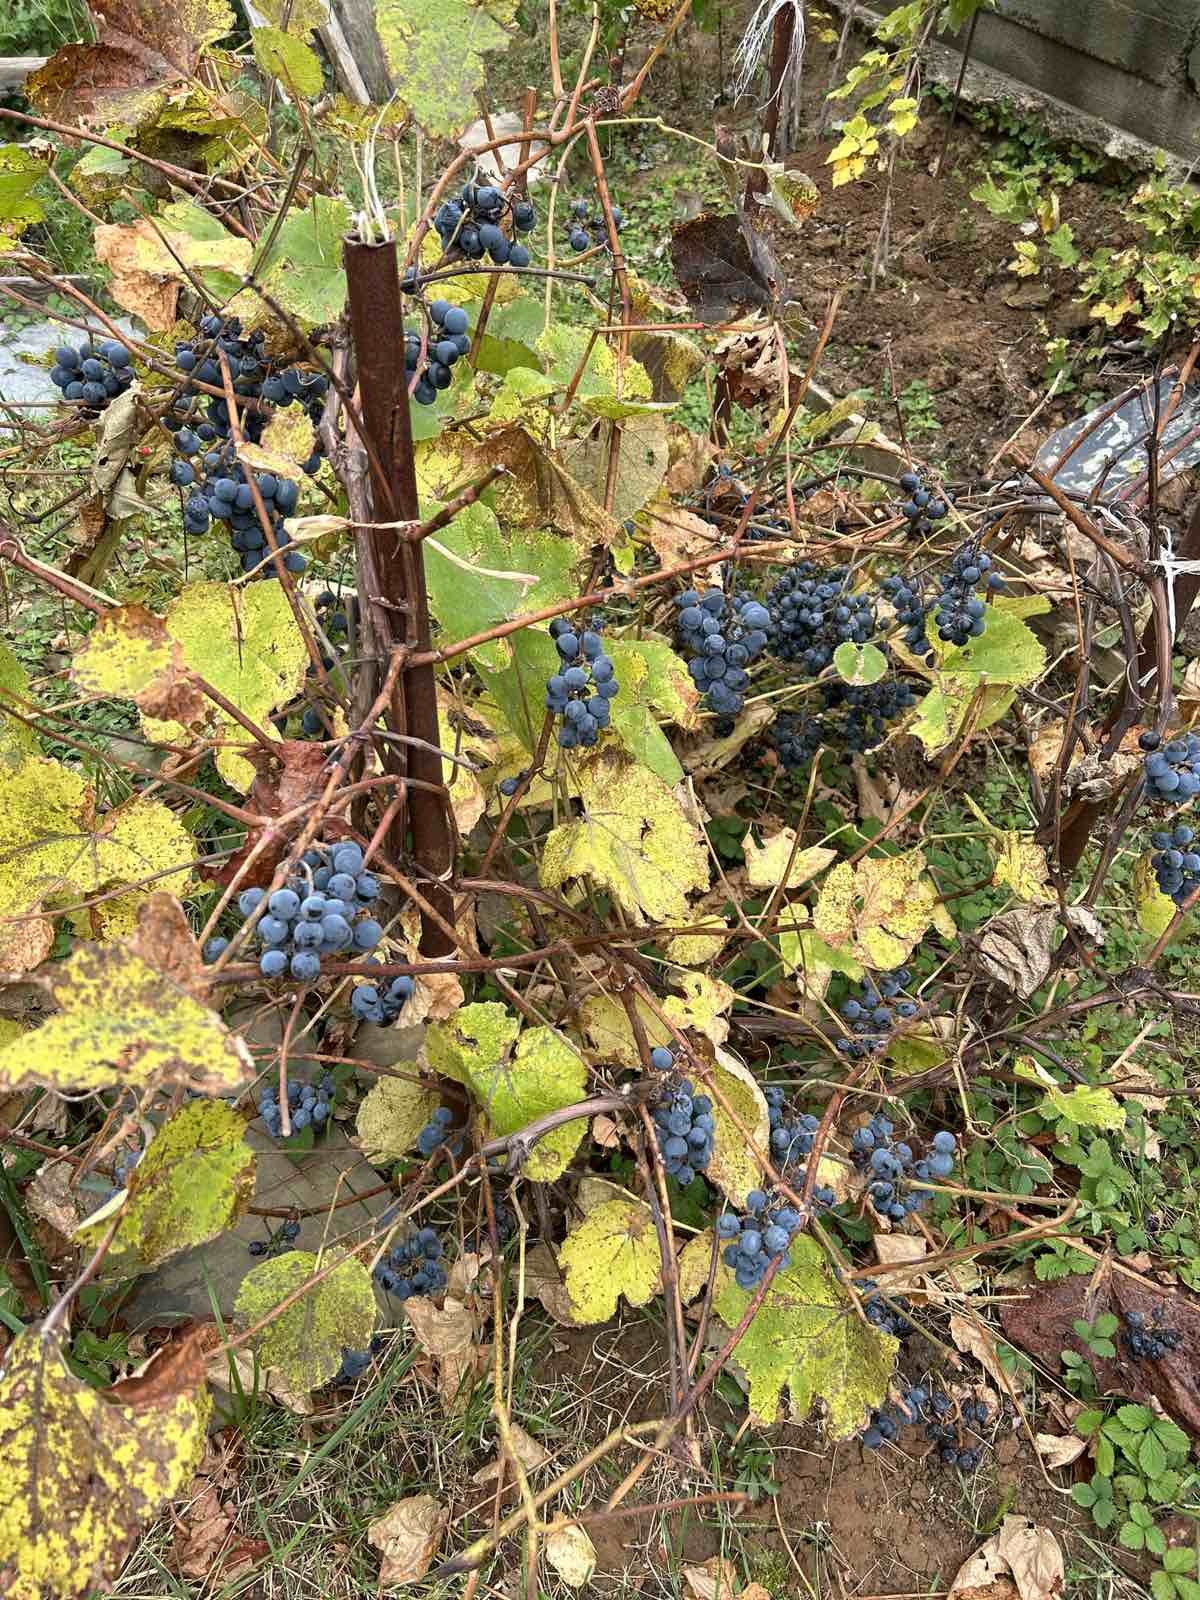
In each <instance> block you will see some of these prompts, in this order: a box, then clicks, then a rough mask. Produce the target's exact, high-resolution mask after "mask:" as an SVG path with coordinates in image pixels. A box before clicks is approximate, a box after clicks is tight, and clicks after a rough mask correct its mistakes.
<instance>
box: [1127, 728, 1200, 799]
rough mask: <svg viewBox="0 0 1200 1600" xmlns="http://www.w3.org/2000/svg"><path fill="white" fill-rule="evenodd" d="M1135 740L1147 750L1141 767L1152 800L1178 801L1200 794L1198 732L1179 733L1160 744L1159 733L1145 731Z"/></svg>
mask: <svg viewBox="0 0 1200 1600" xmlns="http://www.w3.org/2000/svg"><path fill="white" fill-rule="evenodd" d="M1138 744H1139V745H1141V747H1142V749H1143V750H1145V751H1146V752H1147V754H1146V759H1145V761H1144V762H1143V763H1142V771H1143V773H1144V775H1145V778H1146V790H1147V793H1148V794H1149V796H1150V798H1151V799H1152V800H1167V801H1169V802H1170V803H1171V804H1172V805H1178V803H1179V802H1180V801H1181V800H1194V799H1195V797H1196V796H1197V795H1198V794H1200V736H1197V735H1196V734H1194V733H1181V734H1179V735H1178V736H1177V737H1176V738H1174V739H1168V741H1167V742H1166V744H1163V741H1162V737H1161V735H1160V734H1157V733H1151V732H1146V733H1143V734H1141V735H1139V737H1138Z"/></svg>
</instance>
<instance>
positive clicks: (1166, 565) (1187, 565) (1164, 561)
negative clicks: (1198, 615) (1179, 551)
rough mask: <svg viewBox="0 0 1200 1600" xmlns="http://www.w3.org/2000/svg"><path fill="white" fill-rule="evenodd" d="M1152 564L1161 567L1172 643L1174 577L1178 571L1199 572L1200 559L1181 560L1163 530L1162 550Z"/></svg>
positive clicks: (1173, 632) (1171, 541) (1173, 633)
mask: <svg viewBox="0 0 1200 1600" xmlns="http://www.w3.org/2000/svg"><path fill="white" fill-rule="evenodd" d="M1152 564H1153V565H1154V566H1156V567H1161V568H1162V573H1163V577H1164V578H1165V579H1166V587H1167V628H1168V630H1169V632H1170V635H1171V642H1172V644H1173V643H1174V641H1175V579H1176V578H1177V577H1178V576H1179V574H1180V573H1197V572H1200V561H1181V560H1180V559H1179V557H1178V556H1177V555H1176V554H1175V545H1174V541H1173V540H1172V538H1171V535H1170V533H1169V532H1166V531H1164V536H1163V547H1162V551H1161V552H1160V554H1159V557H1158V560H1157V561H1155V562H1153V563H1152Z"/></svg>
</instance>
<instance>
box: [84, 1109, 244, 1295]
mask: <svg viewBox="0 0 1200 1600" xmlns="http://www.w3.org/2000/svg"><path fill="white" fill-rule="evenodd" d="M245 1134H246V1123H245V1120H244V1118H242V1117H240V1116H238V1114H237V1112H236V1111H234V1110H233V1109H232V1108H231V1107H229V1106H227V1105H226V1104H225V1102H224V1101H223V1100H193V1101H192V1103H191V1104H190V1105H186V1106H184V1107H183V1109H182V1110H181V1111H177V1112H176V1113H175V1115H174V1116H173V1117H170V1118H169V1119H168V1120H167V1121H166V1122H164V1123H163V1125H162V1127H161V1128H160V1129H159V1131H158V1132H157V1133H156V1134H155V1136H154V1138H153V1139H152V1140H151V1142H150V1147H149V1149H148V1150H147V1151H146V1153H145V1155H144V1156H143V1157H142V1159H141V1160H140V1161H139V1162H138V1164H137V1166H136V1167H134V1169H133V1171H132V1172H131V1173H130V1175H129V1182H128V1185H127V1188H126V1193H125V1201H124V1204H123V1206H122V1208H121V1221H120V1224H119V1225H118V1227H117V1231H116V1234H115V1236H114V1238H113V1241H112V1244H111V1245H110V1246H109V1249H108V1254H107V1255H106V1256H105V1258H104V1265H103V1269H102V1270H103V1272H104V1273H105V1275H106V1276H110V1277H111V1276H116V1277H130V1276H132V1275H133V1274H134V1273H136V1272H148V1271H149V1270H150V1268H151V1267H156V1266H158V1265H159V1263H160V1262H162V1261H166V1260H167V1259H168V1257H170V1256H173V1255H175V1254H177V1252H178V1251H180V1250H190V1249H191V1248H192V1247H193V1246H194V1245H198V1244H205V1243H207V1241H208V1240H209V1239H215V1238H217V1236H218V1235H219V1234H222V1233H224V1232H225V1230H226V1229H227V1228H232V1227H233V1225H234V1223H235V1222H237V1220H238V1218H239V1217H240V1216H242V1214H243V1213H244V1212H245V1210H246V1207H247V1206H248V1205H249V1204H250V1201H251V1199H252V1197H253V1195H254V1170H255V1154H254V1151H253V1150H252V1149H251V1148H250V1146H249V1145H248V1144H247V1143H246V1139H245ZM111 1223H112V1217H111V1213H110V1212H109V1208H108V1207H107V1206H106V1207H105V1208H104V1215H103V1216H102V1217H100V1218H97V1219H94V1220H91V1221H88V1222H85V1223H84V1224H83V1226H82V1227H80V1228H78V1229H77V1230H76V1233H75V1238H76V1240H77V1241H78V1242H79V1243H80V1244H82V1245H83V1246H84V1247H85V1248H88V1249H95V1247H96V1246H97V1245H98V1244H99V1243H100V1241H101V1239H103V1237H104V1235H105V1234H106V1233H107V1231H108V1229H109V1227H110V1226H111Z"/></svg>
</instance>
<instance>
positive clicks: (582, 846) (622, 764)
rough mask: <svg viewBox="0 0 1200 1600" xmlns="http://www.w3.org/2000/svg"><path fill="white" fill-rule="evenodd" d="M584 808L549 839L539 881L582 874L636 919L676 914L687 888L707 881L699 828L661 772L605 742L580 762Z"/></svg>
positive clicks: (677, 917) (554, 883)
mask: <svg viewBox="0 0 1200 1600" xmlns="http://www.w3.org/2000/svg"><path fill="white" fill-rule="evenodd" d="M578 771H579V790H580V795H581V797H582V800H583V816H582V817H580V818H579V819H578V820H577V821H574V822H565V823H562V824H561V825H560V826H559V827H557V828H555V829H553V830H552V831H551V833H550V834H549V835H548V837H547V839H546V844H545V849H544V851H543V854H542V872H541V878H542V884H543V886H544V887H545V888H548V889H556V888H558V887H559V885H560V884H563V883H565V882H566V881H567V879H568V878H578V877H583V876H585V875H586V876H587V877H589V878H590V879H591V880H592V882H593V883H594V884H595V885H596V886H597V887H598V888H602V889H607V890H608V891H609V893H610V894H612V896H613V898H614V899H615V900H616V901H617V902H618V903H619V904H620V906H621V907H622V908H623V909H624V910H625V911H626V912H627V913H628V915H629V916H631V917H632V918H634V919H635V920H637V921H649V922H679V921H683V920H685V919H686V917H687V910H688V904H687V894H688V891H689V890H702V889H707V888H708V852H707V850H706V849H705V846H704V842H703V839H702V837H701V834H700V829H699V828H698V827H697V825H696V824H695V823H694V822H693V821H692V819H691V818H690V817H689V816H688V815H687V813H686V812H685V811H684V809H683V806H682V805H681V804H680V803H679V801H678V800H677V799H676V798H675V796H674V794H672V792H671V790H670V789H668V787H667V786H666V784H665V783H663V781H662V780H661V778H657V777H655V775H654V774H653V773H652V772H651V771H649V770H648V768H646V767H643V766H639V765H638V763H637V762H635V761H632V760H631V759H630V758H629V757H628V756H627V755H625V754H623V753H622V752H619V751H616V750H612V749H605V750H601V751H599V752H598V753H597V754H596V755H594V756H592V757H591V758H590V759H589V760H587V761H581V762H580V763H579V765H578Z"/></svg>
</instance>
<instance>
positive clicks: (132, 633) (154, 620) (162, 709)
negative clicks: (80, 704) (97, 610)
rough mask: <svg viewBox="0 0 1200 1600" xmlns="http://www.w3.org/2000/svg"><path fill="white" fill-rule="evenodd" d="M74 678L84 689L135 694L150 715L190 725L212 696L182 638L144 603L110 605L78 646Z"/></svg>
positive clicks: (130, 697) (204, 711)
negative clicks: (191, 665) (188, 663)
mask: <svg viewBox="0 0 1200 1600" xmlns="http://www.w3.org/2000/svg"><path fill="white" fill-rule="evenodd" d="M71 678H72V680H73V681H74V683H75V684H76V685H77V686H78V687H79V688H80V689H82V690H83V691H84V693H85V694H94V695H112V696H119V697H120V698H121V699H123V700H133V701H134V702H135V703H136V704H137V705H138V706H140V707H141V709H142V710H143V711H145V712H146V713H147V714H148V715H150V716H159V717H167V716H170V717H174V718H176V719H177V720H178V721H179V722H186V723H188V724H189V725H190V724H192V723H194V722H197V721H199V720H200V719H201V718H202V717H204V716H205V715H206V714H207V709H208V702H207V701H206V700H205V698H204V695H203V694H202V692H201V691H200V689H199V688H198V687H197V685H196V682H195V679H194V678H193V677H192V676H191V674H190V673H189V672H188V670H187V668H186V667H185V666H184V662H183V651H182V650H181V649H180V647H179V644H178V641H176V640H175V639H172V637H171V635H170V634H169V633H168V632H167V629H166V624H165V623H164V622H163V620H162V618H161V617H156V616H155V615H154V613H153V612H152V611H147V610H146V608H145V606H140V605H128V606H114V607H113V608H112V609H111V610H109V611H105V612H104V613H103V614H102V615H101V616H100V618H99V619H98V620H97V622H96V625H95V627H94V628H93V629H92V631H91V633H89V634H88V636H87V638H86V639H85V640H84V642H83V646H82V648H81V649H80V650H78V651H76V653H75V656H74V657H73V659H72V661H71Z"/></svg>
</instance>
